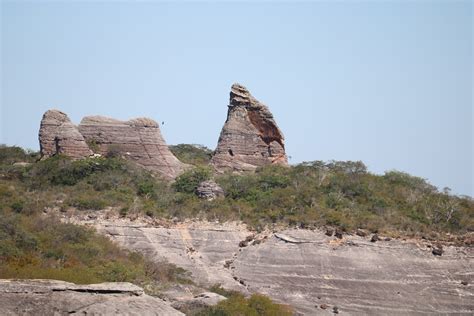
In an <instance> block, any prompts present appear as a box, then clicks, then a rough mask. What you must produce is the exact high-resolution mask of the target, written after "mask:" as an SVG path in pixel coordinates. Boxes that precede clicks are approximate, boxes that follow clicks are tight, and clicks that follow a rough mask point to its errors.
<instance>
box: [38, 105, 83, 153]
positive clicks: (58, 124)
mask: <svg viewBox="0 0 474 316" xmlns="http://www.w3.org/2000/svg"><path fill="white" fill-rule="evenodd" d="M39 142H40V150H41V157H42V158H48V157H51V156H54V155H56V154H63V155H66V156H69V157H71V158H74V159H78V158H84V157H88V156H90V155H92V151H91V150H90V149H89V147H88V146H87V144H86V141H85V140H84V137H82V135H81V133H79V131H78V129H77V127H76V126H75V125H74V124H72V123H71V120H70V119H69V117H68V116H67V115H66V114H65V113H63V112H61V111H58V110H49V111H46V112H45V113H44V115H43V119H42V120H41V125H40V131H39Z"/></svg>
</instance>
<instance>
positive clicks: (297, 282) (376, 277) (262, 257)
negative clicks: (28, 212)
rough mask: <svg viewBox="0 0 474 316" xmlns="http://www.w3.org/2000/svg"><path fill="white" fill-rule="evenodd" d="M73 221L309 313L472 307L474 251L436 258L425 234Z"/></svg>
mask: <svg viewBox="0 0 474 316" xmlns="http://www.w3.org/2000/svg"><path fill="white" fill-rule="evenodd" d="M68 220H71V219H70V218H68ZM73 222H75V223H82V224H90V225H93V226H95V227H96V228H97V229H98V230H99V231H100V232H102V233H104V234H106V235H108V236H110V237H111V238H112V239H114V240H116V241H117V242H118V243H119V244H121V245H123V246H125V247H127V248H129V249H133V250H136V251H141V252H143V253H144V254H146V255H147V256H148V257H149V258H151V259H153V258H155V259H156V260H162V259H163V258H164V259H166V260H168V261H169V262H171V263H174V264H176V265H178V266H180V267H182V268H185V269H187V270H188V271H191V272H192V274H193V280H194V281H195V282H197V283H204V284H208V285H212V284H216V283H220V284H222V285H223V286H224V287H226V288H229V289H235V290H240V291H242V292H244V293H254V292H258V293H263V294H266V295H268V296H270V297H272V298H273V299H275V300H277V301H280V302H283V303H286V304H291V305H292V306H293V307H295V308H296V310H297V311H299V312H300V313H302V314H304V315H317V314H325V313H326V314H331V313H333V311H334V308H337V311H339V312H340V313H341V314H348V315H387V314H390V315H422V314H466V315H468V314H470V315H472V313H473V312H474V303H473V302H474V285H473V284H472V283H473V273H472V267H473V265H474V249H473V248H470V247H454V246H446V247H444V253H443V255H442V256H434V255H433V253H432V249H433V245H431V243H430V241H428V240H406V241H404V240H396V239H391V240H388V239H387V240H386V239H385V238H384V239H380V241H378V242H371V236H364V237H363V236H358V235H343V236H339V237H340V238H339V237H338V236H336V237H334V236H327V235H326V233H325V232H324V231H320V230H305V229H287V230H284V231H281V232H278V233H274V232H270V231H267V232H263V233H259V234H255V233H254V232H251V231H248V230H246V229H245V227H244V226H242V225H239V224H237V223H221V224H218V223H216V224H214V223H200V222H188V223H178V224H175V225H171V226H170V225H157V224H153V223H146V222H140V221H135V222H129V221H127V220H125V219H121V220H118V219H117V220H114V219H105V218H103V217H100V218H98V219H96V220H93V221H90V220H87V219H85V220H78V219H75V220H73Z"/></svg>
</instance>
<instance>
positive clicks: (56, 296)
mask: <svg viewBox="0 0 474 316" xmlns="http://www.w3.org/2000/svg"><path fill="white" fill-rule="evenodd" d="M70 314H74V315H137V316H138V315H150V316H151V315H157V316H158V315H159V316H181V315H184V314H183V313H181V312H179V311H178V310H176V309H174V308H173V307H171V306H170V305H169V304H168V303H167V302H165V301H163V300H161V299H159V298H157V297H152V296H149V295H146V294H145V293H144V292H143V289H142V288H139V287H138V286H136V285H133V284H131V283H101V284H91V285H76V284H73V283H68V282H63V281H55V280H0V315H32V316H33V315H34V316H36V315H70Z"/></svg>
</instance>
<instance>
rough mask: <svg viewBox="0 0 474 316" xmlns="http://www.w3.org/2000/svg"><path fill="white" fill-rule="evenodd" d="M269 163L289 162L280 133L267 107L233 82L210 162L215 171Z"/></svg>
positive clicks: (246, 167)
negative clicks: (223, 120)
mask: <svg viewBox="0 0 474 316" xmlns="http://www.w3.org/2000/svg"><path fill="white" fill-rule="evenodd" d="M268 164H282V165H286V164H288V161H287V157H286V154H285V144H284V137H283V134H282V132H281V131H280V129H279V128H278V126H277V124H276V122H275V120H274V118H273V115H272V113H271V112H270V111H269V109H268V107H267V106H265V105H264V104H262V103H260V102H259V101H258V100H256V99H255V98H254V97H253V96H252V95H251V94H250V92H249V91H248V90H247V88H245V87H244V86H242V85H239V84H234V85H232V88H231V92H230V104H229V110H228V112H227V120H226V122H225V124H224V127H223V128H222V131H221V134H220V137H219V141H218V144H217V149H216V152H215V155H214V156H213V158H212V165H213V166H214V168H215V169H216V170H217V171H225V170H236V171H245V170H254V169H255V168H257V167H259V166H264V165H268Z"/></svg>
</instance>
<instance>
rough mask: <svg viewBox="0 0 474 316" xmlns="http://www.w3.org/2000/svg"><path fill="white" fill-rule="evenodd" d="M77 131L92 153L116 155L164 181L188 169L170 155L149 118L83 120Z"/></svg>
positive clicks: (92, 118)
mask: <svg viewBox="0 0 474 316" xmlns="http://www.w3.org/2000/svg"><path fill="white" fill-rule="evenodd" d="M79 131H80V133H81V134H82V135H83V136H84V138H85V139H86V141H87V142H88V143H90V144H93V145H94V147H95V148H94V151H95V152H96V153H99V154H102V155H106V156H107V155H120V156H122V157H124V158H127V159H129V160H132V161H134V162H136V163H138V164H139V165H141V166H143V167H144V168H146V169H148V170H150V171H153V172H157V173H159V174H160V175H162V176H163V177H164V178H167V179H174V178H176V177H177V176H178V175H179V174H181V173H182V172H183V171H184V170H185V169H187V167H188V165H186V164H184V163H182V162H181V161H179V160H178V158H176V157H175V156H174V155H173V154H172V153H171V151H170V150H169V149H168V146H167V145H166V142H165V140H164V139H163V137H162V135H161V132H160V128H159V126H158V124H157V123H156V122H155V121H154V120H152V119H149V118H137V119H133V120H129V121H119V120H116V119H112V118H107V117H103V116H87V117H84V118H83V119H82V121H81V123H80V124H79Z"/></svg>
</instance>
